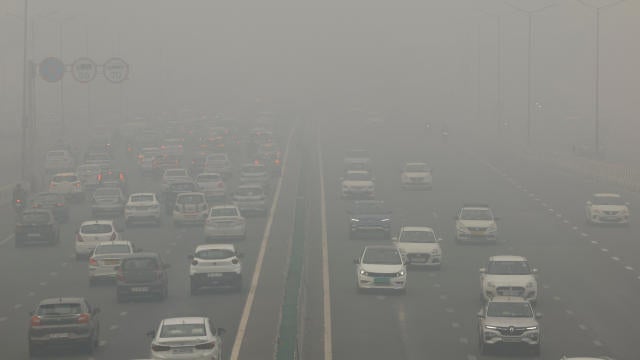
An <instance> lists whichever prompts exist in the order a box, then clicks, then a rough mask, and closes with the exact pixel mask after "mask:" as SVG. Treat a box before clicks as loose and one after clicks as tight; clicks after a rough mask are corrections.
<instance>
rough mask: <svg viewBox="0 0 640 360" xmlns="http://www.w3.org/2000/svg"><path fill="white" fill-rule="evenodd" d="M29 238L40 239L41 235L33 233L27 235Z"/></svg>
mask: <svg viewBox="0 0 640 360" xmlns="http://www.w3.org/2000/svg"><path fill="white" fill-rule="evenodd" d="M27 236H28V237H40V236H41V234H36V233H31V234H27Z"/></svg>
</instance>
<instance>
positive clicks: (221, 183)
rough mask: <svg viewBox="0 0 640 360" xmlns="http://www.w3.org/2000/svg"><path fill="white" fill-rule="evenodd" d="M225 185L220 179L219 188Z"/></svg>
mask: <svg viewBox="0 0 640 360" xmlns="http://www.w3.org/2000/svg"><path fill="white" fill-rule="evenodd" d="M223 187H224V183H223V182H222V181H218V188H220V189H222V188H223Z"/></svg>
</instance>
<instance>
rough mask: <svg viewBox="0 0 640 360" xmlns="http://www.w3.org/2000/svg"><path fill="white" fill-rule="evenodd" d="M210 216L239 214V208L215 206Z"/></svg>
mask: <svg viewBox="0 0 640 360" xmlns="http://www.w3.org/2000/svg"><path fill="white" fill-rule="evenodd" d="M209 216H212V217H215V216H238V210H237V209H236V208H232V207H225V208H213V209H211V214H210V215H209Z"/></svg>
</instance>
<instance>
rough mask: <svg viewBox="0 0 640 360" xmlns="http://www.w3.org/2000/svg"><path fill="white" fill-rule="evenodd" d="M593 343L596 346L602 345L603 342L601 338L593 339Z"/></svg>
mask: <svg viewBox="0 0 640 360" xmlns="http://www.w3.org/2000/svg"><path fill="white" fill-rule="evenodd" d="M593 345H595V346H602V345H603V344H602V342H601V341H600V340H593Z"/></svg>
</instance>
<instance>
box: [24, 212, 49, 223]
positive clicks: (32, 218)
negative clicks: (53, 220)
mask: <svg viewBox="0 0 640 360" xmlns="http://www.w3.org/2000/svg"><path fill="white" fill-rule="evenodd" d="M49 220H50V219H49V214H48V213H47V212H44V211H30V212H25V213H23V214H22V223H24V224H46V223H48V222H49Z"/></svg>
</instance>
